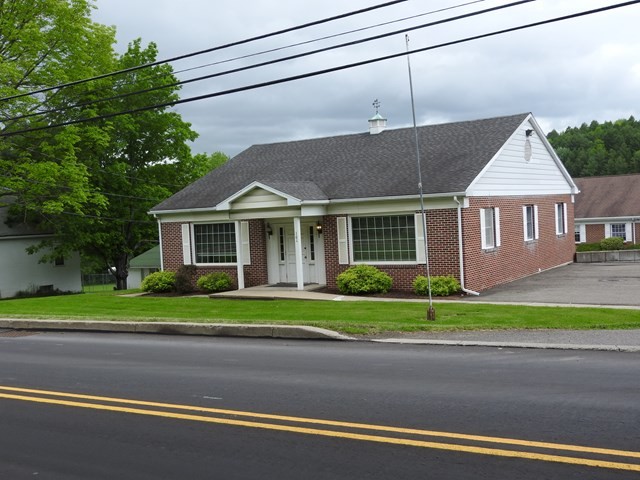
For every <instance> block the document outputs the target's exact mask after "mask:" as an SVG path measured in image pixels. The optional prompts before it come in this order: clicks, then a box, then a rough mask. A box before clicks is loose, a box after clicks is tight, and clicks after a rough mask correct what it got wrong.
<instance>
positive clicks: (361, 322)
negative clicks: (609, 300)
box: [0, 292, 640, 334]
mask: <svg viewBox="0 0 640 480" xmlns="http://www.w3.org/2000/svg"><path fill="white" fill-rule="evenodd" d="M119 293H121V292H119ZM435 308H436V316H437V319H436V321H435V322H427V321H426V320H425V316H426V304H423V303H412V302H367V301H363V302H333V301H327V302H325V301H305V300H223V299H215V300H212V299H209V298H206V297H151V296H141V297H128V296H122V295H118V294H115V293H114V292H103V293H85V294H78V295H64V296H57V297H40V298H23V299H11V300H2V301H0V317H4V318H10V317H13V318H38V319H43V318H55V319H93V320H115V321H117V320H121V321H130V320H136V321H183V322H211V323H273V324H288V325H311V326H316V327H322V328H328V329H330V330H336V331H340V332H344V333H351V334H364V333H379V332H386V331H405V332H411V331H420V330H472V329H509V328H566V329H611V328H621V329H630V328H640V310H620V309H605V308H571V307H525V306H513V305H485V304H474V303H452V302H436V303H435Z"/></svg>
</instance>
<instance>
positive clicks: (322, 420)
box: [0, 333, 640, 480]
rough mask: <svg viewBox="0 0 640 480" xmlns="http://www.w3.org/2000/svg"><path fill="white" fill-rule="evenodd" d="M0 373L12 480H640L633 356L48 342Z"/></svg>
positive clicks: (12, 343)
mask: <svg viewBox="0 0 640 480" xmlns="http://www.w3.org/2000/svg"><path fill="white" fill-rule="evenodd" d="M0 365H2V369H1V370H0V425H1V426H2V427H1V428H0V478H7V479H11V480H20V479H26V478H29V479H32V478H46V479H55V480H57V479H65V480H73V479H83V480H86V479H114V478H117V479H160V478H162V479H174V478H176V479H187V478H188V479H200V478H202V479H204V478H206V479H211V478H224V479H235V478H242V479H244V478H247V479H249V478H251V479H253V478H261V479H262V478H269V479H271V478H277V479H300V478H304V479H360V478H371V479H389V478H394V479H404V478H411V479H414V478H434V479H483V478H487V479H489V478H490V479H492V480H493V479H502V478H505V479H515V478H517V479H541V478H545V479H563V480H564V479H571V478H576V479H581V480H582V479H627V478H628V479H632V478H639V477H640V429H639V428H638V427H639V426H640V382H638V372H639V365H640V354H637V353H612V352H592V351H583V352H565V351H543V350H521V349H520V350H516V349H514V350H511V349H488V348H452V347H434V346H410V345H386V344H374V343H359V342H357V343H351V342H327V341H325V342H320V341H284V340H260V339H229V338H226V339H225V338H193V337H191V338H186V337H171V336H153V335H127V334H87V333H84V334H83V333H64V334H62V333H46V334H36V335H30V336H23V337H0ZM87 396H90V397H87ZM107 397H108V398H107ZM135 400H137V401H138V402H135ZM139 401H144V402H146V403H141V402H139ZM151 402H152V403H151ZM283 416H286V417H287V418H283ZM354 423H358V425H354ZM385 426H386V427H389V426H393V427H398V428H402V429H405V430H394V431H392V430H393V429H389V428H385ZM406 429H412V430H411V431H407V430H406ZM470 436H471V437H470ZM478 436H481V437H482V438H480V437H478ZM532 442H536V443H532ZM584 447H592V448H598V449H606V451H603V450H599V451H587V449H585V448H584Z"/></svg>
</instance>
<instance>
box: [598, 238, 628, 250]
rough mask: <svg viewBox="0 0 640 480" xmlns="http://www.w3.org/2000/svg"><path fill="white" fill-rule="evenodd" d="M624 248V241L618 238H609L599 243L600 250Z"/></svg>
mask: <svg viewBox="0 0 640 480" xmlns="http://www.w3.org/2000/svg"><path fill="white" fill-rule="evenodd" d="M623 246H624V240H623V239H621V238H620V237H609V238H605V239H604V240H601V241H600V248H601V249H602V250H621V249H622V247H623Z"/></svg>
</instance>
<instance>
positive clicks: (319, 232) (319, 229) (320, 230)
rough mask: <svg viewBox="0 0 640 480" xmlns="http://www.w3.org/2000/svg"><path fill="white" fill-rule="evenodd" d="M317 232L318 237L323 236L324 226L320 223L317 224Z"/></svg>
mask: <svg viewBox="0 0 640 480" xmlns="http://www.w3.org/2000/svg"><path fill="white" fill-rule="evenodd" d="M316 231H317V232H318V235H322V224H321V223H320V222H318V223H316Z"/></svg>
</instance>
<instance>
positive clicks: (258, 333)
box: [0, 318, 354, 340]
mask: <svg viewBox="0 0 640 480" xmlns="http://www.w3.org/2000/svg"><path fill="white" fill-rule="evenodd" d="M0 328H5V329H12V330H55V331H81V332H113V333H155V334H163V335H202V336H212V337H267V338H290V339H307V340H354V339H353V338H351V337H347V336H346V335H342V334H340V333H338V332H334V331H332V330H326V329H324V328H317V327H307V326H298V325H244V324H240V325H233V324H228V323H182V322H101V321H85V320H26V319H24V320H23V319H6V318H5V319H0Z"/></svg>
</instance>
